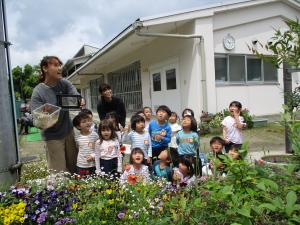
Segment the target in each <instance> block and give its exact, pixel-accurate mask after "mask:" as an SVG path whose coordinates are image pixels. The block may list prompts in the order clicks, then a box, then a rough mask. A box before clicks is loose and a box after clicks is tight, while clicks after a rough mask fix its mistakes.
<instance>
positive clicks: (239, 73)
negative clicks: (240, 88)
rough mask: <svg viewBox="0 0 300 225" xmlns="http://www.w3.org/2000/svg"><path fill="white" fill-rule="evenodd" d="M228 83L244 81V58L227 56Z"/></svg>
mask: <svg viewBox="0 0 300 225" xmlns="http://www.w3.org/2000/svg"><path fill="white" fill-rule="evenodd" d="M229 81H230V82H234V83H237V82H244V81H245V57H244V56H229Z"/></svg>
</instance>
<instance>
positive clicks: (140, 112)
mask: <svg viewBox="0 0 300 225" xmlns="http://www.w3.org/2000/svg"><path fill="white" fill-rule="evenodd" d="M140 114H143V115H145V114H144V111H143V110H139V111H137V112H136V113H135V114H134V115H140Z"/></svg>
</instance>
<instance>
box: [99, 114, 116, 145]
mask: <svg viewBox="0 0 300 225" xmlns="http://www.w3.org/2000/svg"><path fill="white" fill-rule="evenodd" d="M103 130H111V136H110V139H111V140H112V139H115V138H117V134H116V131H115V129H114V127H113V124H112V123H111V122H110V121H109V120H106V119H105V120H102V121H101V122H100V124H99V128H98V135H99V140H100V144H101V143H102V142H103V137H102V134H101V131H103Z"/></svg>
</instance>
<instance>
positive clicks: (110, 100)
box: [97, 83, 126, 127]
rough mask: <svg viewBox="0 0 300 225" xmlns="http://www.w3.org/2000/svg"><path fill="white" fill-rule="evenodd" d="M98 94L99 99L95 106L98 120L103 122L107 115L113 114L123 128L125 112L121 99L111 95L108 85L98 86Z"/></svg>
mask: <svg viewBox="0 0 300 225" xmlns="http://www.w3.org/2000/svg"><path fill="white" fill-rule="evenodd" d="M99 93H100V95H101V99H100V100H99V102H98V104H97V111H98V114H99V118H100V120H104V119H105V116H106V114H107V113H109V112H115V113H116V114H117V116H118V121H119V123H120V124H121V125H122V126H123V127H125V120H126V110H125V105H124V102H123V101H122V99H120V98H118V97H114V96H113V95H112V90H111V86H110V85H109V84H105V83H103V84H100V86H99Z"/></svg>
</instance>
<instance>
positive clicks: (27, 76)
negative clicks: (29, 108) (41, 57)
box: [12, 64, 39, 100]
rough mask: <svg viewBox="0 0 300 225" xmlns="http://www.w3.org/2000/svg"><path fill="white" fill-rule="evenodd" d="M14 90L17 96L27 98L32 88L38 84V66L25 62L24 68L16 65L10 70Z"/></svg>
mask: <svg viewBox="0 0 300 225" xmlns="http://www.w3.org/2000/svg"><path fill="white" fill-rule="evenodd" d="M12 75H13V80H14V90H15V94H16V96H17V98H21V99H23V100H25V99H27V98H29V97H30V96H31V94H32V91H33V88H34V87H35V86H36V85H37V84H38V82H39V81H38V80H39V79H38V75H39V67H38V66H31V65H29V64H26V65H25V66H24V68H22V67H20V66H16V67H15V68H13V70H12Z"/></svg>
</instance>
